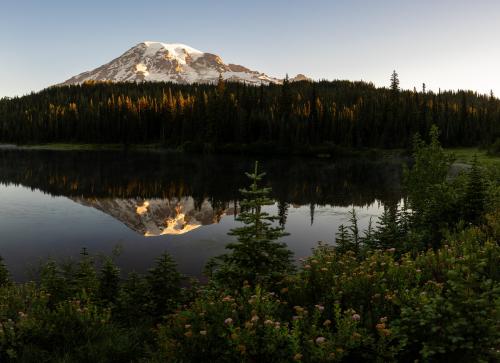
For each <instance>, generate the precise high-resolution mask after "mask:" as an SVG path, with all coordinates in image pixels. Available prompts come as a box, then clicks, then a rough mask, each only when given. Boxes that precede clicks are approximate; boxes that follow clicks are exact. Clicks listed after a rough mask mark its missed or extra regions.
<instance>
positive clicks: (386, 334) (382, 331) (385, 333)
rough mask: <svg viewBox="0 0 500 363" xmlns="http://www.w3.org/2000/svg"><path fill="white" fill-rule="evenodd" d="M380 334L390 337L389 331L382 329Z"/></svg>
mask: <svg viewBox="0 0 500 363" xmlns="http://www.w3.org/2000/svg"><path fill="white" fill-rule="evenodd" d="M380 332H381V333H382V335H383V336H386V337H387V336H389V335H391V331H390V330H389V329H382V330H381V331H380Z"/></svg>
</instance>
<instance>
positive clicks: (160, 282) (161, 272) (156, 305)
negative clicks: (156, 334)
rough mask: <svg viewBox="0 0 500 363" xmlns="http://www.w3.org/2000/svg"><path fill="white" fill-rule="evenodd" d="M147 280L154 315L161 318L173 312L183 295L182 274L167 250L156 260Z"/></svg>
mask: <svg viewBox="0 0 500 363" xmlns="http://www.w3.org/2000/svg"><path fill="white" fill-rule="evenodd" d="M146 281H147V284H148V289H149V297H150V299H151V305H152V309H151V312H152V314H153V316H154V317H156V318H159V317H161V316H162V315H165V314H168V313H169V312H171V311H172V310H173V309H174V308H175V307H176V306H177V303H178V301H179V298H180V296H181V282H182V275H181V274H180V273H179V272H178V271H177V266H176V264H175V262H174V260H173V259H172V257H170V255H169V254H168V253H166V252H165V253H164V254H162V255H161V256H160V257H159V258H158V259H157V260H156V265H155V267H153V268H152V269H150V270H149V272H148V275H147V276H146Z"/></svg>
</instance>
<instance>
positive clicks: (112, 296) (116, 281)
mask: <svg viewBox="0 0 500 363" xmlns="http://www.w3.org/2000/svg"><path fill="white" fill-rule="evenodd" d="M119 290H120V269H119V268H118V267H117V266H116V265H115V264H114V263H113V261H112V260H111V258H106V260H105V261H104V263H103V265H102V268H101V270H100V271H99V292H98V295H99V298H100V299H101V300H102V301H104V302H106V303H115V302H116V299H117V297H118V293H119Z"/></svg>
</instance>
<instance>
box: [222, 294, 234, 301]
mask: <svg viewBox="0 0 500 363" xmlns="http://www.w3.org/2000/svg"><path fill="white" fill-rule="evenodd" d="M222 301H224V302H225V301H233V298H232V297H231V296H229V295H228V296H224V298H223V299H222Z"/></svg>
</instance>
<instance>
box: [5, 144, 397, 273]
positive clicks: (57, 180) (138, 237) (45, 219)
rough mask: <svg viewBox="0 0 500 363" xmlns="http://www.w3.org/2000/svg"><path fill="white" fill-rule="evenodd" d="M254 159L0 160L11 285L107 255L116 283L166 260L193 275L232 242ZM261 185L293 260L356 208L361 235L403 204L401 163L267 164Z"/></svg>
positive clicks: (161, 155) (24, 156) (94, 156)
mask: <svg viewBox="0 0 500 363" xmlns="http://www.w3.org/2000/svg"><path fill="white" fill-rule="evenodd" d="M254 159H255V158H248V157H241V156H226V155H224V156H219V155H217V156H213V155H192V154H180V153H166V152H128V153H127V152H120V151H40V150H16V149H9V148H6V149H0V255H1V256H2V257H3V258H4V260H5V263H6V264H7V266H8V268H9V270H10V271H11V273H12V275H13V277H14V279H16V280H18V281H25V280H27V279H29V278H31V277H32V276H33V273H34V270H36V268H37V267H38V266H39V264H40V261H43V260H45V259H46V258H47V257H53V258H55V259H58V260H65V259H69V258H78V257H79V256H80V253H81V251H82V249H83V248H85V250H86V251H87V252H88V253H90V254H92V255H100V254H106V255H110V254H111V253H112V252H113V251H114V250H116V249H117V248H119V249H120V250H121V253H120V255H119V256H118V257H116V262H117V264H118V265H119V266H120V268H121V269H122V271H123V272H129V271H132V270H135V271H138V272H144V271H146V270H147V269H148V268H150V267H151V266H152V264H153V261H154V259H155V258H156V257H158V256H159V255H160V254H161V253H162V252H164V251H168V252H169V253H170V254H171V255H172V256H173V258H174V259H175V260H176V262H177V263H178V267H179V270H180V271H181V272H182V273H184V274H186V275H190V276H200V275H201V272H202V270H203V266H204V264H205V262H206V261H207V259H208V258H210V257H212V256H215V255H219V254H221V253H223V252H224V246H225V245H226V244H227V243H228V242H230V241H232V240H234V238H233V237H231V236H228V235H227V233H228V231H229V230H230V229H231V228H234V227H235V226H237V225H238V222H236V221H235V214H237V211H238V208H237V205H238V200H239V199H240V198H241V195H240V193H239V191H238V190H239V189H240V188H242V187H245V186H247V185H248V180H247V178H246V177H245V175H244V172H245V171H248V170H251V169H252V166H253V163H254ZM260 159H261V160H260V161H261V166H262V168H263V169H264V170H265V171H266V173H267V175H266V177H265V184H266V185H268V186H270V187H272V188H273V191H272V198H273V199H274V200H275V201H276V202H275V204H274V205H272V206H269V207H267V210H268V211H270V212H271V213H273V214H276V215H279V216H280V223H281V224H282V225H284V227H285V229H286V231H287V232H288V233H290V235H289V236H287V237H284V238H283V241H284V242H286V243H287V244H288V246H289V248H290V249H291V250H292V251H293V252H294V255H295V258H296V259H298V258H300V257H305V256H308V255H310V252H311V248H313V247H314V246H315V245H316V244H317V242H318V241H324V242H327V243H334V239H335V233H336V231H337V228H338V227H339V225H341V224H346V222H348V219H349V211H350V210H351V209H352V207H354V208H355V210H356V212H357V214H358V216H359V218H360V226H361V228H365V227H366V226H367V225H368V223H369V221H370V219H372V220H373V223H375V222H376V218H377V216H379V215H380V214H381V213H382V211H383V208H384V205H395V204H397V203H398V202H399V201H400V200H401V188H400V180H401V169H402V161H401V160H399V159H397V158H380V159H365V158H358V159H341V160H330V159H315V158H268V159H263V160H262V158H260Z"/></svg>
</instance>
